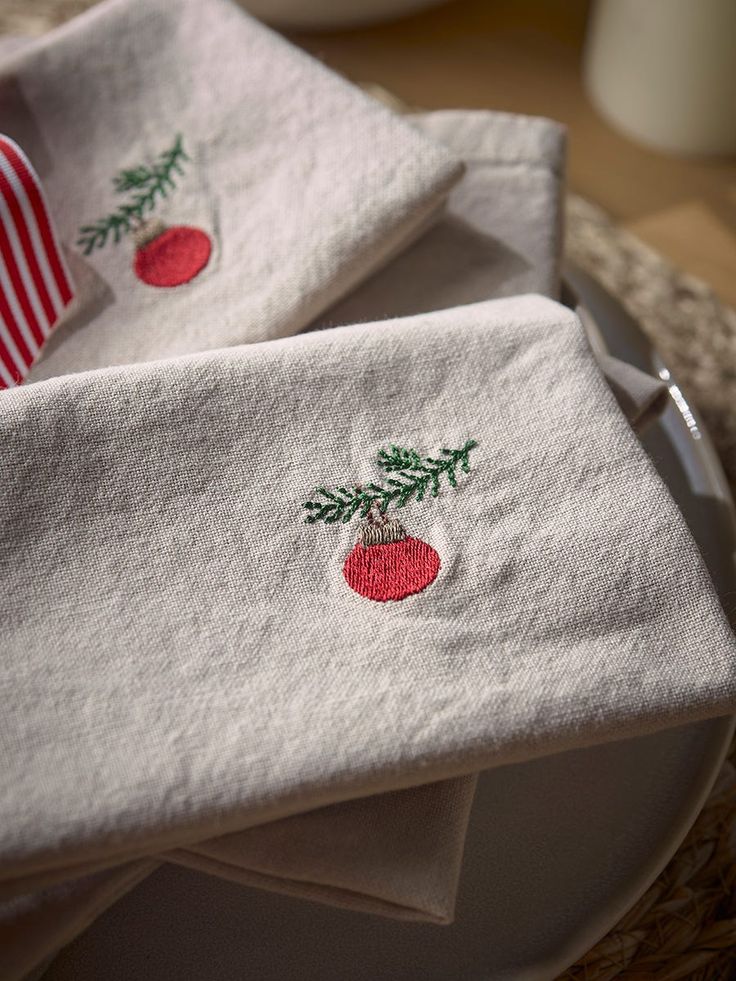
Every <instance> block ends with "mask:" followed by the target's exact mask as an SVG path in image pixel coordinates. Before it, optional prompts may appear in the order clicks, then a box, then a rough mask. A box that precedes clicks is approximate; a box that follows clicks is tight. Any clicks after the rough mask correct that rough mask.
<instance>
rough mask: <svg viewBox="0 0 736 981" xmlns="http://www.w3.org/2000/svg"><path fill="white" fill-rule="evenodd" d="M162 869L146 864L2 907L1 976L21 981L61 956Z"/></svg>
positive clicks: (8, 980) (153, 863)
mask: <svg viewBox="0 0 736 981" xmlns="http://www.w3.org/2000/svg"><path fill="white" fill-rule="evenodd" d="M159 864H160V863H159V862H158V861H157V860H156V859H143V860H141V861H138V862H133V863H130V864H127V865H124V866H120V867H118V868H116V869H114V870H113V871H110V872H105V873H103V874H101V875H97V876H93V877H91V878H92V879H95V880H96V881H94V882H91V881H90V880H81V881H79V882H74V883H72V884H71V887H69V886H67V885H65V886H62V887H57V888H56V889H54V888H52V889H50V890H48V892H47V894H46V895H40V896H33V897H32V899H33V900H34V901H35V905H31V904H29V903H24V902H22V901H17V902H8V903H5V904H3V905H2V906H0V975H1V976H2V977H3V978H4V979H5V981H20V979H21V978H27V976H28V974H29V972H31V971H33V970H34V969H35V968H38V967H39V966H40V965H42V964H43V963H44V961H46V960H48V959H49V958H52V957H53V956H55V955H56V954H57V953H58V952H59V950H61V948H62V947H64V946H66V944H68V943H71V941H72V940H74V938H75V937H78V936H79V934H80V933H82V932H83V931H84V930H86V929H87V927H88V926H90V925H91V924H92V923H93V922H94V921H95V920H96V919H97V917H98V916H100V915H101V914H102V913H104V912H105V910H106V909H109V908H110V906H112V905H113V904H114V903H116V902H117V901H118V899H121V898H122V897H123V896H125V895H126V894H127V893H128V892H130V890H131V889H133V888H134V887H135V886H137V885H138V883H140V882H142V881H143V879H145V878H146V877H147V876H148V875H150V874H151V872H153V871H154V869H156V868H157V867H158V865H159Z"/></svg>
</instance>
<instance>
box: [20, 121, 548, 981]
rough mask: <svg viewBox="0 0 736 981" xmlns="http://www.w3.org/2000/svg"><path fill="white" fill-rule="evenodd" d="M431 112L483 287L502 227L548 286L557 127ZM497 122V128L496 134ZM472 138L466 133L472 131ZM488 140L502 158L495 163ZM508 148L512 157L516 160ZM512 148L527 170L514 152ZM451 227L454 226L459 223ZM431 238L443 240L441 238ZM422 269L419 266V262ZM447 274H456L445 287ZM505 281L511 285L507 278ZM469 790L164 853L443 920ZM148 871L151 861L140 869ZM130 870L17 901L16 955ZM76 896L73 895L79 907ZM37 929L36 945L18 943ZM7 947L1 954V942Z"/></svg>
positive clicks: (407, 794) (57, 933) (87, 909)
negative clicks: (447, 150)
mask: <svg viewBox="0 0 736 981" xmlns="http://www.w3.org/2000/svg"><path fill="white" fill-rule="evenodd" d="M437 115H438V116H441V117H444V118H446V119H447V121H448V122H450V123H456V121H457V118H458V116H459V115H464V116H465V121H464V125H463V126H461V127H458V126H457V125H452V126H450V127H448V129H447V132H446V133H445V134H444V138H445V140H446V142H447V143H448V145H450V146H452V145H453V141H454V146H455V149H456V150H457V151H458V152H459V153H462V154H467V156H468V158H469V162H470V163H471V166H470V169H469V174H468V176H467V177H466V178H465V180H464V181H463V186H464V184H465V183H466V181H468V180H472V179H474V182H475V192H476V193H475V195H472V194H471V195H464V198H465V200H466V201H467V202H468V205H467V206H466V214H467V216H468V220H469V222H472V221H473V220H475V221H476V223H477V221H478V213H479V212H478V204H479V203H480V202H482V201H484V200H485V209H484V218H485V230H486V231H487V232H488V237H487V239H485V240H484V239H481V238H480V236H479V238H478V242H477V243H475V244H476V246H477V247H476V251H475V270H476V272H477V271H478V270H479V269H480V268H481V267H482V266H483V265H484V266H485V270H484V276H485V281H484V283H481V284H480V285H484V287H485V288H488V289H491V290H492V289H494V288H495V289H497V290H499V291H501V290H503V289H504V280H503V275H499V272H500V271H501V272H502V271H503V269H504V264H503V262H499V255H503V252H504V250H505V249H506V248H507V246H506V243H505V242H504V241H503V240H499V237H498V235H497V237H496V238H493V237H492V235H491V233H492V232H493V231H494V230H495V231H496V232H499V231H503V234H504V236H505V237H507V238H508V240H509V245H510V243H512V242H513V243H514V245H515V246H516V254H517V257H518V258H519V259H521V258H523V259H524V262H525V265H526V264H528V268H527V270H526V272H525V274H524V275H525V278H524V280H522V281H519V280H517V284H518V285H523V284H526V285H528V286H532V285H534V265H533V263H535V262H536V263H537V264H538V266H539V274H538V277H537V285H538V288H544V287H547V286H549V284H550V283H551V282H552V283H554V276H553V275H552V274H551V272H550V270H554V269H555V267H556V265H557V251H558V249H557V245H558V241H559V239H558V236H557V235H556V234H554V235H549V236H546V237H545V236H540V235H539V231H538V222H541V221H544V222H546V223H547V225H548V226H549V227H550V228H552V229H555V228H557V227H558V225H559V219H558V216H559V207H558V201H559V192H560V173H561V169H562V167H561V163H562V139H561V133H560V129H559V127H556V126H555V125H554V124H551V123H549V122H547V121H545V120H530V119H523V118H519V117H507V116H505V115H504V114H495V113H476V114H473V113H469V114H449V113H448V114H437ZM427 118H428V120H430V119H431V117H427ZM495 130H498V131H499V132H498V135H497V136H496V138H495V139H494V138H493V134H494V131H495ZM473 131H474V132H473ZM535 131H536V135H535ZM483 132H485V138H484V140H483V142H484V144H485V146H486V152H487V153H488V154H489V155H488V156H487V157H485V158H484V159H483V166H484V168H485V177H486V181H487V183H488V186H487V193H486V194H485V195H483V184H482V180H480V179H479V178H481V177H482V175H481V174H479V173H478V171H479V169H480V168H479V167H474V166H473V165H472V159H473V158H472V146H473V145H477V143H478V136H479V135H480V134H481V133H483ZM469 136H470V137H474V138H473V139H468V137H469ZM525 144H526V146H525ZM494 147H495V148H496V150H495V152H496V154H497V156H498V158H499V159H497V160H496V161H495V163H494V158H493V155H492V154H493V152H494V151H493V148H494ZM513 153H516V155H517V159H516V160H513V159H512V154H513ZM520 156H521V157H522V158H523V166H522V161H521V160H520V159H518V158H519V157H520ZM461 187H462V186H461ZM459 197H460V196H459V195H458V193H457V192H455V193H454V194H453V199H452V201H451V208H452V210H453V211H454V213H455V215H458V214H461V206H462V204H461V202H462V198H460V201H458V198H459ZM530 199H531V200H537V201H538V202H539V201H540V199H541V204H540V205H539V206H538V208H537V213H536V215H535V220H534V221H526V218H525V216H526V211H525V210H524V208H523V207H521V205H522V203H523V202H524V201H526V200H530ZM513 200H516V201H517V204H518V205H519V206H520V207H518V208H517V209H516V212H517V214H518V215H519V218H518V223H517V226H514V225H513V222H512V223H511V224H510V225H509V223H508V222H507V223H506V224H504V220H503V213H502V214H501V215H500V216H499V215H494V203H495V202H497V201H501V202H503V204H504V207H505V208H506V210H507V212H508V213H510V214H512V213H513V212H514V209H513V208H511V207H510V202H512V201H513ZM457 224H458V226H459V222H458V223H457ZM481 228H483V226H482V225H481ZM456 231H457V228H453V227H450V229H449V236H450V237H449V242H448V245H449V248H448V249H445V250H444V253H445V255H449V256H450V258H452V244H453V242H454V241H455V242H456V241H457V235H456V234H455V232H456ZM542 240H543V241H545V242H546V243H547V245H546V247H545V249H543V250H540V249H539V247H538V244H539V242H540V241H542ZM439 245H442V241H441V240H440V241H439ZM535 248H536V252H535ZM483 250H485V251H483ZM467 268H468V267H467V265H466V264H465V263H463V262H457V261H456V262H454V263H453V262H449V263H446V264H443V265H442V266H438V267H437V268H436V269H435V270H430V272H432V274H433V275H432V276H429V277H427V276H426V275H425V281H426V285H427V286H428V287H430V288H434V287H435V286H436V281H437V278H438V274H439V273H441V274H442V275H443V276H444V277H445V283H446V287H447V289H448V291H449V292H452V290H453V289H454V295H455V297H457V298H462V289H459V287H460V286H461V285H462V283H463V278H462V277H463V276H464V275H465V273H466V270H467ZM418 272H421V263H420V266H419V268H418ZM453 277H455V278H456V279H459V280H460V282H459V283H453ZM478 285H479V284H478V283H476V284H475V286H474V284H473V281H472V279H471V280H469V281H467V283H466V288H467V289H468V290H469V293H468V296H467V298H468V299H472V290H473V288H476V289H477V288H478ZM506 288H507V289H508V288H509V285H508V284H507V285H506ZM472 788H473V778H472V777H468V778H461V779H455V780H451V781H445V782H444V783H442V784H435V785H431V786H429V787H422V788H417V789H414V790H408V791H399V792H395V793H390V794H385V795H379V796H377V797H376V796H374V797H371V798H367V799H365V800H362V801H354V802H351V803H349V804H343V805H336V806H333V807H327V808H322V809H319V810H317V811H314V812H312V813H311V814H308V815H301V816H299V817H297V818H291V819H288V818H287V819H284V820H281V821H277V822H273V823H271V824H269V825H265V826H262V827H259V828H254V829H250V830H249V831H247V832H243V833H240V834H235V835H229V836H226V837H224V838H220V839H217V840H215V841H211V842H207V843H205V844H203V845H199V846H193V847H192V848H190V849H187V850H183V849H177V850H176V851H175V852H170V853H168V855H167V858H168V859H169V860H175V861H179V862H182V863H183V864H188V865H191V866H194V867H197V868H202V869H204V870H205V871H209V872H214V873H215V874H218V875H225V876H226V877H228V878H235V879H237V880H238V881H241V882H246V883H249V884H257V885H259V886H261V887H265V888H277V889H279V890H281V891H292V892H294V894H296V895H301V896H306V897H311V898H319V899H320V900H322V901H328V902H331V903H336V904H338V905H339V904H347V905H350V906H351V907H352V908H360V909H367V910H374V911H376V912H383V913H389V914H390V915H393V916H409V917H416V916H423V917H424V918H427V919H435V920H436V921H437V922H446V921H447V919H449V918H450V917H451V915H452V906H453V901H454V893H455V888H456V883H457V875H458V871H459V863H460V856H461V852H462V840H463V835H464V827H465V823H466V820H467V811H468V808H469V804H470V800H471V799H472ZM356 843H358V847H357V848H356V847H355V844H356ZM140 864H141V865H143V863H140ZM150 867H151V865H150V863H148V864H147V866H146V868H150ZM129 868H130V867H129V866H123V867H121V868H120V869H119V870H114V871H112V872H108V873H105V874H98V875H97V876H93V877H88V878H86V879H84V880H82V881H81V882H80V884H79V888H78V890H77V892H76V894H75V893H74V891H73V890H72V889H71V886H70V884H69V883H66V884H65V885H64V886H63V887H60V888H57V889H53V888H52V889H49V890H47V891H46V892H45V893H43V894H41V895H39V896H37V897H34V899H35V901H36V906H37V907H38V908H40V910H41V914H38V912H37V913H36V916H35V917H33V916H31V917H30V919H31V923H30V928H29V927H28V926H27V928H26V930H25V932H24V933H20V932H19V930H18V915H20V914H19V913H18V909H20V910H21V911H24V912H25V913H26V918H28V910H29V908H30V909H32V908H33V903H32V902H31V900H30V897H25V899H24V900H23V902H22V903H20V906H19V907H18V904H16V909H15V910H11V911H10V913H14V914H15V915H13V917H12V924H13V937H14V939H15V941H16V943H17V944H18V945H19V946H20V948H21V949H20V951H19V953H20V959H21V962H23V963H24V964H25V966H26V967H27V966H28V961H27V958H28V953H29V951H30V950H32V949H33V945H35V947H36V950H38V951H39V952H40V953H42V952H43V949H46V950H53V949H54V946H56V945H58V944H59V943H61V942H64V941H65V940H68V939H69V938H70V937H71V936H73V935H74V934H75V933H76V932H78V930H79V929H82V928H84V926H86V924H87V923H88V922H89V920H90V919H91V918H92V916H94V915H95V914H96V913H97V912H99V911H100V910H101V909H102V908H104V905H106V904H107V903H109V902H110V901H113V900H114V898H115V897H116V896H117V895H119V894H120V890H121V888H126V887H128V886H129V884H130V883H132V882H135V881H136V877H135V876H134V875H132V874H131V872H130V871H129ZM143 874H146V873H145V871H144V872H143ZM382 897H383V898H382ZM73 900H76V908H75V903H74V902H73ZM49 910H51V911H52V912H51V913H49ZM49 923H53V926H54V929H52V930H49V929H48V924H49ZM39 925H40V927H41V928H44V927H45V928H46V937H45V941H46V947H45V948H42V947H40V946H39V938H38V930H39ZM34 930H35V935H34V937H33V945H31V944H29V943H27V942H24V938H26V939H27V938H28V936H29V933H33V932H34ZM5 949H6V950H9V947H8V946H6V948H5ZM11 970H12V968H11ZM21 973H22V972H21ZM14 976H15V975H14Z"/></svg>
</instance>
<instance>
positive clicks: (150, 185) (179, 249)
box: [77, 136, 212, 287]
mask: <svg viewBox="0 0 736 981" xmlns="http://www.w3.org/2000/svg"><path fill="white" fill-rule="evenodd" d="M187 160H189V157H188V156H187V154H186V152H185V151H184V147H183V145H182V138H181V136H177V137H176V140H175V141H174V145H173V146H172V147H171V148H170V149H168V150H164V152H163V153H161V154H159V157H158V159H157V161H156V163H154V164H152V165H151V166H148V165H146V164H141V165H139V166H138V167H131V168H128V169H126V170H121V171H120V173H118V174H117V175H116V177H115V178H114V179H113V185H114V188H115V191H116V192H117V193H118V194H128V195H129V196H128V198H127V200H126V201H124V202H123V203H122V204H121V205H120V206H119V207H118V208H117V209H116V210H115V211H113V212H111V213H110V214H109V215H106V216H105V217H104V218H100V219H99V220H98V221H96V222H95V223H94V224H92V225H83V226H82V227H81V228H80V230H79V238H78V239H77V245H79V246H80V247H81V248H82V250H83V252H84V254H85V255H89V254H90V253H91V252H93V251H94V250H95V249H101V248H103V247H104V246H105V245H106V244H107V243H108V241H109V240H110V238H112V241H113V243H114V244H115V245H117V243H118V242H120V241H121V239H122V238H123V236H125V235H128V234H131V233H132V235H133V241H134V243H135V246H136V253H135V258H134V260H133V270H134V272H135V274H136V276H137V277H138V279H140V280H141V282H143V283H147V284H148V285H149V286H160V287H167V286H182V285H183V284H184V283H189V282H191V281H192V280H193V279H194V278H195V276H198V275H199V273H200V272H201V271H202V270H203V269H204V267H205V266H206V265H207V263H208V262H209V260H210V256H211V254H212V241H211V239H210V237H209V235H207V234H206V232H203V231H202V230H201V229H199V228H192V227H190V226H189V225H174V226H173V227H170V228H167V227H166V225H164V223H163V222H161V221H159V220H156V221H151V220H150V219H149V218H147V216H148V215H150V214H151V213H152V212H153V211H154V209H155V208H156V206H157V204H158V203H159V202H160V201H161V200H162V199H163V198H166V197H168V194H169V191H172V190H174V189H175V187H176V183H175V180H174V178H175V175H176V174H178V175H180V176H181V175H182V174H183V173H184V171H183V169H182V165H183V163H184V161H187Z"/></svg>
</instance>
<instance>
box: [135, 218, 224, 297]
mask: <svg viewBox="0 0 736 981" xmlns="http://www.w3.org/2000/svg"><path fill="white" fill-rule="evenodd" d="M211 254H212V242H211V241H210V237H209V235H207V234H206V233H205V232H203V231H202V230H201V229H199V228H192V227H190V226H189V225H174V226H173V227H171V228H166V229H165V230H164V231H162V232H161V233H160V234H158V235H156V236H155V237H154V238H152V239H150V240H149V241H147V242H145V244H142V245H140V246H139V248H138V249H137V251H136V254H135V261H134V263H133V268H134V270H135V274H136V276H137V277H138V279H140V280H142V281H143V282H144V283H147V284H148V285H149V286H182V285H183V284H184V283H189V282H191V280H193V279H194V277H195V276H197V275H199V273H200V272H201V271H202V270H203V269H204V267H205V266H206V265H207V263H208V262H209V261H210V255H211Z"/></svg>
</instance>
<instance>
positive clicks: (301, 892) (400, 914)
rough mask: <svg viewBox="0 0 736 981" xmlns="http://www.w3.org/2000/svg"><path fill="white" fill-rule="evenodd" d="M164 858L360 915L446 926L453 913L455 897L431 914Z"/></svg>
mask: <svg viewBox="0 0 736 981" xmlns="http://www.w3.org/2000/svg"><path fill="white" fill-rule="evenodd" d="M165 857H166V859H167V860H168V861H170V862H172V863H173V864H175V865H181V866H184V867H185V868H189V869H194V870H196V871H198V872H202V873H205V874H207V875H211V876H215V877H216V878H220V879H228V880H229V881H230V882H236V883H238V884H240V885H243V886H252V887H255V888H258V889H265V890H266V891H267V892H275V893H283V894H284V895H286V896H293V897H295V898H297V899H306V900H311V901H312V902H319V903H323V904H325V905H327V906H336V907H338V908H340V909H347V910H352V911H354V912H360V913H373V914H379V915H381V916H388V917H391V918H392V919H395V920H413V921H418V922H424V923H436V924H439V925H443V926H446V925H448V924H450V923H452V920H453V916H454V910H455V896H456V893H457V889H456V891H455V893H454V894H453V895H452V896H451V897H449V898H450V900H451V901H450V902H448V906H447V908H446V909H442V908H437V909H434V910H429V909H421V908H419V907H411V906H402V905H399V904H398V903H392V902H390V901H389V900H386V899H382V898H381V897H380V896H370V895H368V894H366V893H359V892H354V891H352V890H350V889H345V888H342V887H340V888H338V887H335V886H330V885H326V884H324V883H321V882H310V881H309V880H307V879H298V878H294V879H288V878H282V877H281V876H273V875H267V874H265V873H263V872H256V871H253V870H252V869H241V868H238V867H237V866H235V865H229V864H227V863H225V862H218V861H216V860H215V859H213V858H209V857H206V856H203V855H197V854H196V853H195V852H190V851H184V850H179V849H175V850H173V851H170V852H166V854H165Z"/></svg>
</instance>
